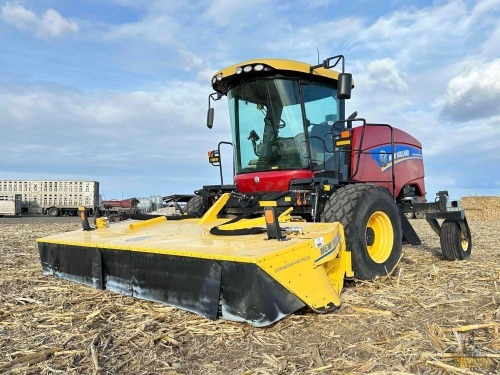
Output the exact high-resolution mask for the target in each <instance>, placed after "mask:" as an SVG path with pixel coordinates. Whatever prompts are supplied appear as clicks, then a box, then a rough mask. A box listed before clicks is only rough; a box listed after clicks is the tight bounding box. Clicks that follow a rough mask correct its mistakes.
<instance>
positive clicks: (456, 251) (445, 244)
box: [439, 218, 472, 260]
mask: <svg viewBox="0 0 500 375" xmlns="http://www.w3.org/2000/svg"><path fill="white" fill-rule="evenodd" d="M465 225H466V227H467V238H468V240H469V246H468V249H467V251H463V250H462V246H461V229H460V220H459V219H456V218H452V219H446V220H445V221H444V222H443V224H442V225H441V230H440V233H439V240H440V243H441V251H442V253H443V256H444V258H445V259H446V260H465V259H468V258H469V257H470V254H471V250H472V241H471V237H470V229H469V225H468V224H467V222H465Z"/></svg>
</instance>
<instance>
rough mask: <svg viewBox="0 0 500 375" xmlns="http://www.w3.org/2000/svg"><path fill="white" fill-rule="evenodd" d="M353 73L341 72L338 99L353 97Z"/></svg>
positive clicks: (338, 83)
mask: <svg viewBox="0 0 500 375" xmlns="http://www.w3.org/2000/svg"><path fill="white" fill-rule="evenodd" d="M351 88H352V74H351V73H340V74H339V78H338V81H337V99H351Z"/></svg>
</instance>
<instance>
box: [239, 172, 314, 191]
mask: <svg viewBox="0 0 500 375" xmlns="http://www.w3.org/2000/svg"><path fill="white" fill-rule="evenodd" d="M312 177H313V173H312V172H311V171H309V170H291V171H266V172H253V173H245V174H240V175H236V176H234V183H235V184H236V186H237V187H238V190H239V191H240V192H241V193H258V192H271V191H273V192H278V191H288V190H289V189H290V181H291V180H293V179H296V178H312ZM257 180H258V182H257Z"/></svg>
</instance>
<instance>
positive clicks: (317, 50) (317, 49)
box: [316, 47, 319, 65]
mask: <svg viewBox="0 0 500 375" xmlns="http://www.w3.org/2000/svg"><path fill="white" fill-rule="evenodd" d="M316 52H318V65H319V48H317V47H316Z"/></svg>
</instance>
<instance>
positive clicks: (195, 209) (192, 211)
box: [184, 195, 205, 217]
mask: <svg viewBox="0 0 500 375" xmlns="http://www.w3.org/2000/svg"><path fill="white" fill-rule="evenodd" d="M184 213H185V214H186V215H189V216H192V217H202V216H203V214H204V213H205V205H204V204H203V197H202V196H201V195H195V196H194V197H193V198H191V199H190V200H189V202H187V204H186V208H185V209H184Z"/></svg>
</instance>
